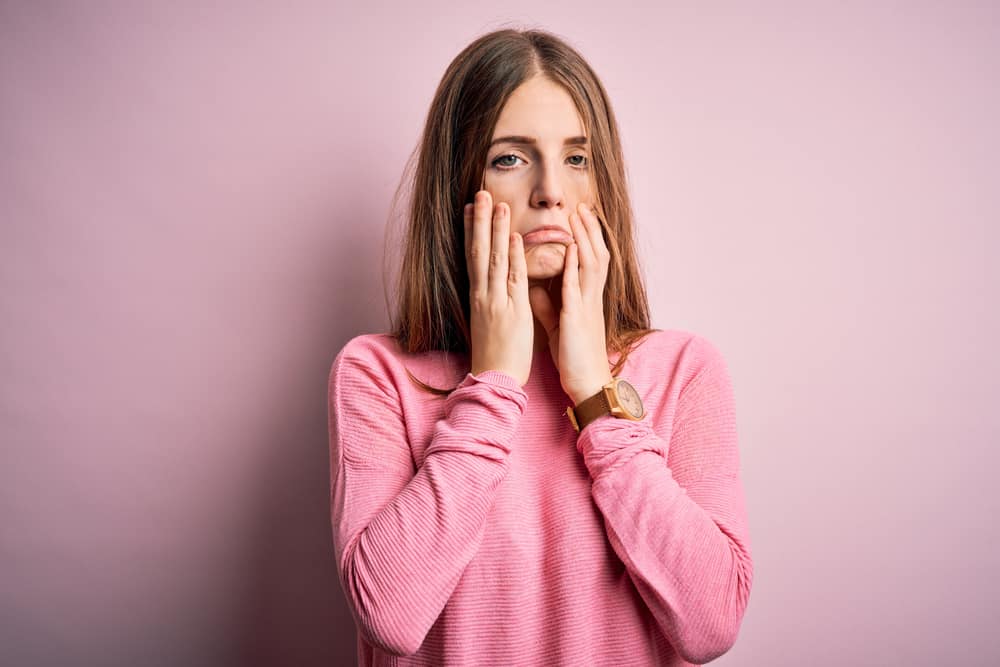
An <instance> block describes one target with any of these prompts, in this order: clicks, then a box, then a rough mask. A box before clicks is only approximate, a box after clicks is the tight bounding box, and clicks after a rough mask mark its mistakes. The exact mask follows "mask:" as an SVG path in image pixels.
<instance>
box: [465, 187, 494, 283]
mask: <svg viewBox="0 0 1000 667" xmlns="http://www.w3.org/2000/svg"><path fill="white" fill-rule="evenodd" d="M491 208H492V205H491V204H490V193H489V192H485V191H480V192H477V193H476V199H475V203H474V204H473V208H472V241H471V246H470V249H469V253H470V256H469V290H470V291H471V293H472V294H474V295H476V296H479V297H483V296H486V294H487V291H488V289H489V261H490V209H491Z"/></svg>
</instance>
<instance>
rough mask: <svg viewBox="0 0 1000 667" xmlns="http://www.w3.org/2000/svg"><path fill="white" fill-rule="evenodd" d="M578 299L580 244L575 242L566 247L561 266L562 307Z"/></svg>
mask: <svg viewBox="0 0 1000 667" xmlns="http://www.w3.org/2000/svg"><path fill="white" fill-rule="evenodd" d="M579 300H580V246H579V245H577V244H576V242H573V243H570V244H569V246H568V247H567V248H566V263H565V265H564V266H563V280H562V302H563V307H564V308H565V307H566V306H571V305H572V304H575V303H577V302H578V301H579Z"/></svg>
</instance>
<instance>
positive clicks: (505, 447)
mask: <svg viewBox="0 0 1000 667" xmlns="http://www.w3.org/2000/svg"><path fill="white" fill-rule="evenodd" d="M611 361H612V362H614V361H617V356H614V355H612V357H611ZM404 363H405V366H406V368H409V369H410V370H411V371H412V372H413V374H414V375H415V376H416V377H418V378H420V379H421V380H423V381H425V382H429V383H430V384H432V385H434V386H436V387H452V386H455V384H456V383H458V382H459V381H461V384H460V386H459V388H458V389H457V390H455V391H454V392H453V393H452V394H451V395H450V396H448V397H447V398H446V397H443V396H435V395H432V394H430V393H426V392H422V391H420V390H419V389H418V388H417V387H416V386H415V385H413V384H412V383H411V382H410V380H409V378H408V377H407V375H406V371H405V369H404ZM468 363H469V361H468V356H467V355H460V354H456V353H446V352H433V353H427V354H419V355H409V354H404V353H402V352H401V350H400V348H399V347H398V345H397V344H396V341H395V339H394V338H392V337H390V336H388V335H386V334H363V335H360V336H356V337H355V338H353V339H351V340H350V341H348V342H347V344H346V345H345V346H344V347H343V349H342V350H341V351H340V352H339V353H338V354H337V357H336V359H335V360H334V362H333V365H332V368H331V370H330V384H329V392H330V393H329V406H328V407H329V412H328V417H329V427H330V479H331V498H330V499H331V515H332V524H333V541H334V551H335V554H336V559H337V568H338V572H339V575H340V582H341V586H342V587H343V590H344V594H345V597H346V599H347V602H348V605H349V607H350V609H351V612H352V614H353V616H354V619H355V621H356V623H357V628H358V657H359V662H360V664H361V665H585V666H589V665H614V666H616V667H619V666H624V665H687V664H690V663H695V664H703V663H705V662H708V661H710V660H712V659H714V658H716V657H718V656H720V655H722V654H723V653H725V652H726V651H727V650H729V648H730V647H732V645H733V643H734V642H735V641H736V637H737V634H738V632H739V628H740V623H741V622H742V618H743V614H744V611H745V609H746V606H747V602H748V600H749V596H750V587H751V582H752V579H753V562H752V560H751V554H750V540H749V535H748V530H747V516H746V508H745V505H744V496H743V487H742V483H741V480H740V476H739V452H738V447H737V434H736V414H735V404H734V395H733V389H732V384H731V380H730V376H729V374H728V371H727V367H726V364H725V361H724V359H723V357H722V356H721V354H720V352H719V350H718V349H717V348H716V347H715V346H714V345H713V344H712V343H711V342H709V341H708V340H707V339H706V338H704V337H701V336H698V335H697V334H693V333H690V332H686V331H681V330H658V331H656V332H654V333H652V334H650V335H649V336H648V337H647V338H646V339H645V340H644V341H643V342H642V343H641V344H640V345H639V347H638V348H636V349H635V350H634V351H633V352H632V353H631V354H630V356H629V358H628V360H627V361H626V363H625V366H624V367H623V369H622V371H621V372H620V373H619V377H623V378H625V379H627V380H628V381H629V382H630V383H631V384H632V385H633V386H635V388H636V389H637V390H638V392H639V394H640V396H642V399H643V403H644V405H645V407H646V411H647V414H646V417H645V418H644V419H643V420H641V421H637V422H633V421H628V420H625V419H618V418H616V417H613V416H611V415H605V416H602V417H599V418H598V419H597V420H595V421H593V422H592V423H591V424H589V425H588V426H587V427H586V428H584V430H583V431H582V432H581V433H580V434H579V436H577V433H576V432H575V431H574V430H573V427H572V425H571V424H570V422H569V419H568V418H567V417H566V415H565V409H566V407H567V406H568V405H570V400H569V398H568V396H567V395H566V394H565V392H563V390H562V388H561V386H560V383H559V373H558V370H557V369H556V368H555V366H554V365H553V363H552V357H551V355H549V354H548V352H547V351H546V352H544V353H540V354H536V355H535V356H534V357H533V359H532V369H531V377H530V378H529V380H528V382H527V384H526V385H524V386H523V387H520V386H518V384H517V382H516V380H515V379H514V378H513V377H511V376H510V375H507V374H506V373H502V372H499V371H493V370H489V371H483V372H481V373H480V374H479V375H475V376H473V375H472V374H471V373H466V374H465V375H464V377H463V375H462V373H463V372H464V371H466V370H467V369H468V368H469V365H468Z"/></svg>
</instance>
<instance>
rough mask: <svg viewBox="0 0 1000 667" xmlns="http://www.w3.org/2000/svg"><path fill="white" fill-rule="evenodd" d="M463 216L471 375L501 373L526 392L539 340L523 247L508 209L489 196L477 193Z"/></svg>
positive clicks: (484, 191)
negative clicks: (492, 371) (529, 299)
mask: <svg viewBox="0 0 1000 667" xmlns="http://www.w3.org/2000/svg"><path fill="white" fill-rule="evenodd" d="M464 213H465V260H466V263H467V265H468V270H469V318H470V320H471V321H470V322H469V329H470V336H471V338H472V350H471V351H470V352H471V353H470V357H471V361H472V368H471V373H472V374H473V375H478V374H479V373H481V372H483V371H487V370H497V371H502V372H504V373H507V374H508V375H510V376H512V377H514V378H515V379H516V380H517V381H518V382H519V383H520V384H521V386H524V384H525V383H527V381H528V376H529V375H530V374H531V354H532V349H533V342H534V337H535V324H534V321H533V320H532V317H531V305H530V304H529V303H528V267H527V263H526V261H525V259H524V243H523V242H522V241H521V235H520V234H516V233H515V234H511V233H510V206H508V205H507V204H506V203H504V202H500V203H498V204H496V206H494V205H493V197H492V196H491V195H490V193H489V192H488V191H487V190H480V191H479V192H477V193H476V201H475V204H467V205H466V206H465V212H464ZM508 258H509V259H508Z"/></svg>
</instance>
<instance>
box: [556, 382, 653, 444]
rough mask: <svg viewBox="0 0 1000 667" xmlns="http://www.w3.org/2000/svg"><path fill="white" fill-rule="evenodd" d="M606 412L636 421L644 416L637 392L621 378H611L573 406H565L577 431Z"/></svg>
mask: <svg viewBox="0 0 1000 667" xmlns="http://www.w3.org/2000/svg"><path fill="white" fill-rule="evenodd" d="M606 414H611V415H614V416H615V417H618V418H619V419H630V420H632V421H638V420H640V419H642V418H643V417H645V416H646V411H645V409H644V408H643V407H642V399H641V398H639V392H637V391H636V390H635V387H633V386H632V385H631V384H629V383H628V382H626V381H625V380H623V379H621V378H613V379H612V380H611V382H609V383H607V384H606V385H604V386H603V387H601V390H600V391H599V392H597V393H596V394H594V395H593V396H591V397H590V398H585V399H584V400H582V401H581V402H580V404H579V405H577V406H576V407H575V408H574V407H573V406H570V407H568V408H566V416H567V417H569V421H570V423H571V424H573V429H574V430H575V431H576V432H577V433H579V432H580V431H581V430H582V429H583V427H584V426H586V425H587V424H589V423H590V422H592V421H594V420H595V419H597V418H598V417H600V416H602V415H606Z"/></svg>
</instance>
